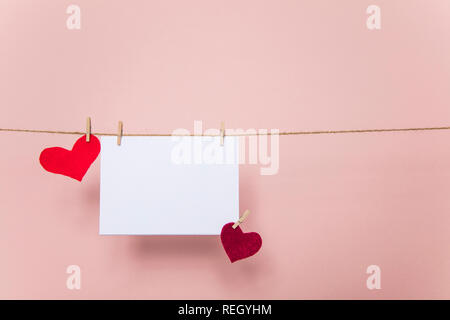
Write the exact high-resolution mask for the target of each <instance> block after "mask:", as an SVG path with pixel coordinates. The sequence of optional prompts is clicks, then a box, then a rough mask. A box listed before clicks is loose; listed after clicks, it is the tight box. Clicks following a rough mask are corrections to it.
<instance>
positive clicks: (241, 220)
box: [233, 210, 250, 229]
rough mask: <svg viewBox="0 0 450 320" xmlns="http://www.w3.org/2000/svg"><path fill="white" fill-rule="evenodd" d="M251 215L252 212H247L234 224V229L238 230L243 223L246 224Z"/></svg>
mask: <svg viewBox="0 0 450 320" xmlns="http://www.w3.org/2000/svg"><path fill="white" fill-rule="evenodd" d="M249 214H250V210H245V212H244V214H243V215H242V217H240V218H239V220H238V221H236V222H235V223H234V224H233V229H236V228H237V227H238V226H239V225H240V224H241V223H242V222H244V220H245V219H247V217H248V215H249Z"/></svg>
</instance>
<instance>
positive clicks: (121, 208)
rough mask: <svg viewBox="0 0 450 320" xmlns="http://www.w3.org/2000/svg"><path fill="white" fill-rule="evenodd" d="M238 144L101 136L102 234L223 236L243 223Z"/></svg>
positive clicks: (203, 139)
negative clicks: (228, 228)
mask: <svg viewBox="0 0 450 320" xmlns="http://www.w3.org/2000/svg"><path fill="white" fill-rule="evenodd" d="M238 141H239V140H238V138H237V137H225V143H224V146H220V138H219V137H190V136H189V137H128V136H127V137H123V138H122V143H121V145H120V146H118V145H117V138H116V137H101V148H102V150H101V173H100V234H102V235H218V234H220V231H221V230H222V227H223V225H224V224H226V223H228V222H234V221H236V220H237V219H238V218H239V163H238V159H239V155H238V150H239V148H238Z"/></svg>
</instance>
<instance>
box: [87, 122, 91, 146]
mask: <svg viewBox="0 0 450 320" xmlns="http://www.w3.org/2000/svg"><path fill="white" fill-rule="evenodd" d="M90 141H91V117H87V119H86V142H90Z"/></svg>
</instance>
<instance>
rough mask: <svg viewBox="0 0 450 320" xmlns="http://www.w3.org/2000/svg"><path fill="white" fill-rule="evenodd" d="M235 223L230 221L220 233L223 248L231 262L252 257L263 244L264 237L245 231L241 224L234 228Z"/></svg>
mask: <svg viewBox="0 0 450 320" xmlns="http://www.w3.org/2000/svg"><path fill="white" fill-rule="evenodd" d="M233 224H234V223H233V222H230V223H227V224H226V225H224V226H223V228H222V232H221V233H220V240H222V245H223V248H224V249H225V252H226V253H227V255H228V258H230V261H231V262H235V261H237V260H241V259H245V258H248V257H251V256H252V255H254V254H255V253H257V252H258V251H259V249H261V246H262V239H261V236H260V235H259V234H258V233H256V232H248V233H244V232H242V230H241V227H240V226H237V227H236V229H233Z"/></svg>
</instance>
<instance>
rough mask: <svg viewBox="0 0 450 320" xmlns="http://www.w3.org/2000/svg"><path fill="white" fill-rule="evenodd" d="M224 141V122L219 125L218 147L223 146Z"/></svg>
mask: <svg viewBox="0 0 450 320" xmlns="http://www.w3.org/2000/svg"><path fill="white" fill-rule="evenodd" d="M224 140H225V122H223V121H222V122H221V123H220V145H221V146H223V143H224Z"/></svg>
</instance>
